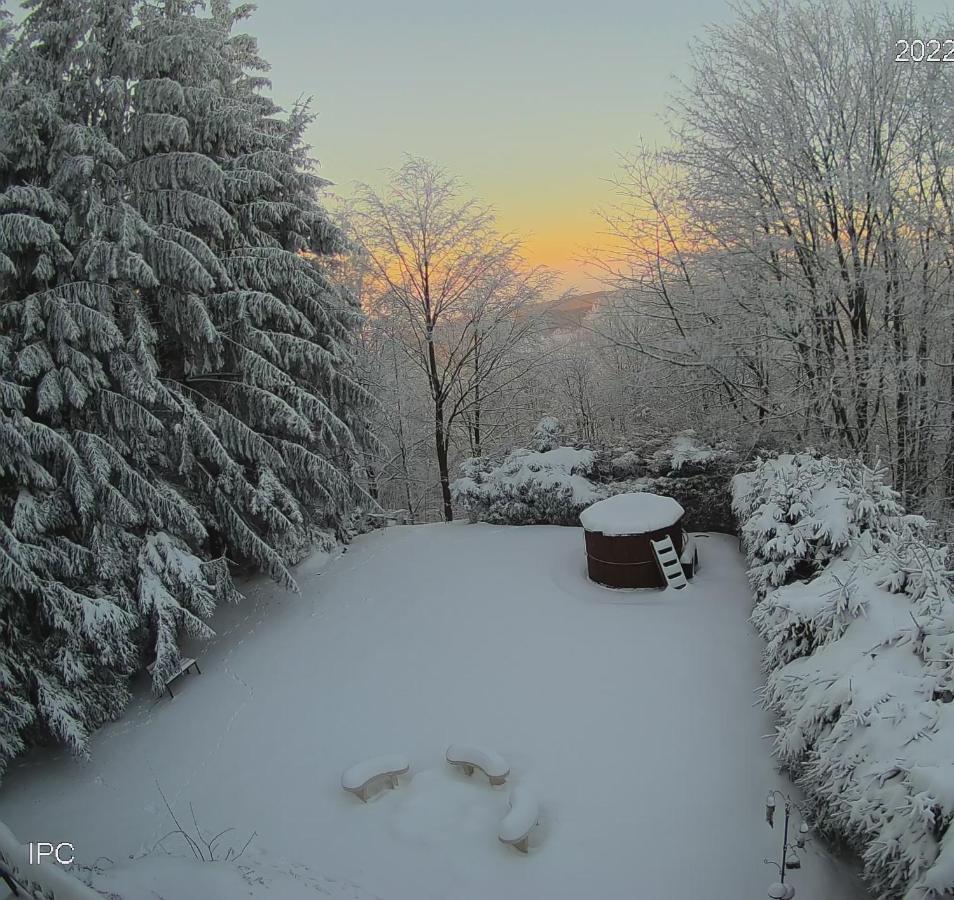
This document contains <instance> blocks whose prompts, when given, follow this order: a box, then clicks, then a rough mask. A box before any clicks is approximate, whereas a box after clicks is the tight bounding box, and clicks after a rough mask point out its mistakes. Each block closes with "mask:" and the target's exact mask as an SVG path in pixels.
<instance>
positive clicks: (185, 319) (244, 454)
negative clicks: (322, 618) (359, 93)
mask: <svg viewBox="0 0 954 900" xmlns="http://www.w3.org/2000/svg"><path fill="white" fill-rule="evenodd" d="M248 12H249V9H248V8H243V9H240V10H239V11H238V12H237V13H233V12H232V11H231V10H230V7H229V5H228V4H227V3H224V2H223V3H213V4H212V14H211V15H203V14H201V13H200V12H199V11H198V10H197V5H196V4H193V3H185V2H183V3H168V4H166V5H165V7H164V8H163V9H157V8H154V7H149V6H147V7H144V8H143V9H142V11H141V20H140V23H139V24H138V26H137V28H136V29H135V46H134V52H133V53H132V55H131V57H130V70H129V73H128V74H129V76H130V78H131V79H133V80H134V82H135V86H134V89H133V94H132V109H131V115H130V122H129V134H128V139H127V144H126V147H125V152H126V156H127V160H128V164H127V166H126V168H125V181H126V184H127V187H128V190H129V196H130V198H131V202H132V203H133V204H134V205H135V206H136V208H137V209H138V210H139V212H140V213H141V215H142V216H143V218H144V219H145V221H146V222H147V223H148V224H149V225H150V226H151V227H152V228H154V229H155V233H156V235H157V238H156V240H155V241H153V242H152V246H151V247H150V250H149V252H148V253H147V258H148V259H149V260H150V263H151V265H152V267H153V269H154V271H155V272H156V274H157V276H158V280H159V284H158V286H156V287H155V288H152V289H150V290H149V291H147V292H146V296H147V302H148V304H149V307H150V311H151V318H152V319H153V320H154V321H156V322H157V323H158V325H157V327H158V330H159V335H160V340H159V347H160V353H159V358H158V359H159V366H160V369H161V374H162V376H163V377H164V379H165V383H166V384H167V386H168V389H169V390H170V391H171V392H173V393H174V394H175V395H176V397H177V400H178V403H179V405H180V409H181V416H180V418H179V420H178V422H177V423H176V425H175V428H174V429H173V435H174V439H175V443H176V447H175V454H176V466H177V468H176V476H177V478H178V481H179V484H180V487H181V489H182V490H183V491H184V492H185V493H186V494H187V496H189V498H190V499H191V500H192V501H193V502H194V503H195V504H196V505H197V506H198V507H199V508H200V509H201V511H202V514H203V516H204V519H205V521H206V524H207V526H208V528H209V530H210V532H211V533H212V534H213V537H214V539H215V541H216V542H217V544H218V545H219V546H220V547H221V548H222V549H223V550H224V551H225V552H226V553H227V554H228V556H229V557H230V558H231V559H233V560H235V561H245V562H251V563H253V564H254V565H256V566H258V567H261V568H263V569H265V570H267V571H268V572H269V573H270V574H271V575H272V576H273V577H276V578H280V579H282V580H284V581H286V582H287V583H290V578H289V575H288V572H287V568H286V566H287V563H288V561H289V560H290V559H294V558H295V556H296V555H297V554H298V553H300V552H301V548H302V547H303V546H305V545H306V544H307V543H311V542H314V541H315V540H316V539H317V538H319V537H320V535H321V534H322V533H324V534H328V533H329V532H336V531H338V532H340V530H341V529H342V528H344V527H345V525H346V520H347V517H348V514H349V511H350V509H351V507H352V505H353V497H354V492H355V488H354V481H353V479H352V478H351V467H352V465H353V459H354V442H355V436H356V435H358V436H359V437H360V438H361V439H364V437H365V431H366V426H365V425H364V418H363V412H362V410H363V408H364V407H365V405H366V404H367V398H366V396H365V395H364V393H363V391H362V390H361V389H360V388H359V387H358V385H357V384H356V383H355V382H354V381H352V380H351V379H350V378H349V377H348V368H349V366H350V359H351V351H350V340H351V335H352V334H353V332H354V331H355V329H356V326H357V323H358V321H359V318H358V311H357V310H356V308H355V307H354V305H353V304H352V303H351V301H350V300H349V298H348V297H347V296H345V295H344V294H343V293H342V292H341V291H340V290H339V289H338V288H336V286H335V285H334V283H333V282H332V281H331V280H330V279H329V277H328V275H327V273H326V271H325V269H324V268H323V267H322V266H321V265H319V260H320V258H321V257H327V256H328V255H329V254H330V253H333V252H334V251H335V250H337V249H338V248H339V242H340V238H339V237H338V234H337V232H336V230H335V229H334V228H333V227H332V226H331V224H330V222H329V220H328V218H327V216H326V215H325V213H324V212H323V210H322V209H321V208H320V206H319V205H318V203H317V200H316V191H317V189H318V188H319V187H320V185H321V182H320V181H319V180H318V179H316V178H315V177H314V176H313V175H312V173H311V171H310V168H309V165H308V160H307V158H306V155H305V152H304V148H303V146H302V142H301V132H302V129H303V127H304V125H305V123H306V121H307V119H306V116H305V113H304V112H302V111H296V113H294V114H293V115H292V116H291V118H290V119H288V120H284V119H282V118H279V117H278V116H277V110H276V108H275V107H274V106H273V105H272V104H271V103H270V102H269V101H268V100H267V99H266V98H265V97H264V96H262V94H261V93H260V89H261V84H262V82H261V81H260V79H258V78H257V77H253V75H252V74H250V72H249V70H251V71H252V72H254V71H256V70H260V69H262V68H264V63H262V62H261V60H260V59H259V57H258V56H257V51H256V48H255V43H254V40H253V39H251V38H250V37H248V36H245V35H237V36H233V35H232V34H231V29H232V27H233V25H234V23H235V21H236V20H237V19H239V18H241V17H242V16H244V15H247V14H248Z"/></svg>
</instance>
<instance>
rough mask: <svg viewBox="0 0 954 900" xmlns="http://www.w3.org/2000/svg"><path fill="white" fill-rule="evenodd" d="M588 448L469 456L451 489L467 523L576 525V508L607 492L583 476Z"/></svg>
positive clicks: (589, 455) (589, 454)
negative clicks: (488, 457) (490, 457)
mask: <svg viewBox="0 0 954 900" xmlns="http://www.w3.org/2000/svg"><path fill="white" fill-rule="evenodd" d="M593 461H594V454H593V451H592V450H576V449H574V448H573V447H556V448H553V449H550V450H543V451H537V450H522V449H520V450H513V451H512V452H511V453H509V454H507V456H506V457H504V458H503V460H502V461H500V462H495V461H493V460H486V459H469V460H467V461H466V462H465V463H464V464H463V465H462V466H461V477H460V478H458V479H457V480H456V481H455V482H454V483H453V485H452V486H451V490H452V492H453V496H454V502H455V503H457V504H458V505H459V506H460V507H461V508H462V509H463V510H464V511H465V512H466V513H467V516H468V517H469V518H470V520H471V521H472V522H495V523H498V524H505V525H579V524H580V512H581V511H582V510H584V509H585V508H586V507H587V506H589V505H590V504H591V503H595V502H596V501H597V500H600V499H602V498H603V497H605V496H606V493H605V492H604V491H603V490H602V489H601V487H600V486H599V485H597V484H595V483H594V482H593V481H591V480H590V479H589V478H588V477H587V475H589V474H590V473H591V472H592V468H593Z"/></svg>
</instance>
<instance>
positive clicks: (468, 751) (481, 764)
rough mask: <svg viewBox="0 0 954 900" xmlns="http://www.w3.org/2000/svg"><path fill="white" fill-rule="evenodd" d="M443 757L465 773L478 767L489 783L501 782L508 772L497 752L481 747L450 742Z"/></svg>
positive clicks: (471, 772) (508, 768)
mask: <svg viewBox="0 0 954 900" xmlns="http://www.w3.org/2000/svg"><path fill="white" fill-rule="evenodd" d="M444 758H445V759H446V760H447V761H448V762H449V763H450V764H451V765H452V766H454V767H455V768H458V769H460V770H461V771H462V772H463V773H464V774H465V775H473V774H474V769H480V771H481V772H483V773H484V775H486V776H487V777H488V778H489V779H490V783H491V784H503V783H504V782H505V781H506V780H507V776H508V775H509V774H510V766H509V765H507V761H506V760H505V759H504V758H503V757H502V756H501V755H500V754H499V753H497V752H495V751H493V750H485V749H483V748H482V747H466V746H463V745H461V744H451V745H450V747H448V748H447V753H446V754H445V756H444Z"/></svg>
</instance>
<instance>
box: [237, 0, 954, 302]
mask: <svg viewBox="0 0 954 900" xmlns="http://www.w3.org/2000/svg"><path fill="white" fill-rule="evenodd" d="M943 5H944V4H943V3H941V2H934V0H922V2H920V3H919V4H918V8H919V10H920V11H921V12H922V13H924V14H929V13H931V12H932V11H938V10H940V9H941V8H942V7H943ZM732 16H733V13H732V10H731V8H730V6H729V5H728V4H727V3H726V2H725V0H665V2H661V0H655V2H639V0H588V2H585V0H575V2H573V3H566V2H557V0H509V2H506V0H483V2H461V0H404V2H395V0H362V2H347V0H336V2H324V0H320V2H316V0H260V2H259V9H258V11H257V12H256V13H255V15H254V17H253V18H252V20H251V25H250V30H251V31H253V32H254V33H255V34H256V35H257V36H258V38H259V41H260V44H261V47H262V50H263V52H264V55H265V56H266V58H267V59H268V60H269V61H270V62H271V63H272V66H273V69H272V72H271V77H272V80H273V84H274V89H275V94H276V96H277V99H278V100H279V101H280V102H282V103H286V104H287V103H290V102H291V101H293V100H294V99H295V98H296V97H297V96H299V95H311V96H312V97H313V98H314V109H315V111H316V112H317V113H318V114H319V118H318V120H317V122H316V123H315V125H314V126H313V128H312V131H311V134H310V139H311V142H312V144H313V145H314V153H315V155H316V157H317V158H318V159H319V160H320V162H321V172H322V174H323V175H324V176H325V177H327V178H330V179H331V180H333V181H334V182H335V183H336V188H335V190H336V191H337V192H338V193H341V194H343V195H348V194H349V193H350V191H351V188H352V185H353V183H354V182H355V181H356V180H358V181H367V182H370V183H371V184H373V185H376V186H378V185H380V184H381V183H382V182H383V172H384V170H385V169H387V168H393V167H397V166H399V165H400V164H401V161H402V158H403V155H404V154H406V153H410V154H414V155H417V156H423V157H426V158H428V159H431V160H434V161H436V162H438V163H440V164H441V165H442V166H444V167H445V168H446V169H448V170H449V171H450V172H452V173H453V174H455V175H457V176H458V177H459V178H461V179H462V180H463V181H464V182H466V183H467V185H468V186H469V188H470V190H471V192H472V193H473V194H474V195H475V196H478V197H480V198H481V199H483V200H485V201H487V202H489V203H490V204H491V205H493V207H494V208H495V209H496V211H497V214H498V219H499V222H500V223H501V225H502V226H503V227H504V228H505V229H507V230H514V231H517V232H519V233H520V234H522V235H524V236H525V237H526V246H527V250H528V254H529V256H530V258H531V259H532V260H533V261H534V262H538V263H545V264H547V265H550V266H553V267H554V268H557V269H559V270H561V271H562V272H564V273H565V278H564V281H563V283H562V286H563V287H576V288H581V289H593V288H595V287H597V285H596V284H595V283H594V282H593V281H592V280H590V279H588V278H587V276H586V274H585V272H584V271H583V270H582V268H581V267H580V266H579V265H578V264H577V263H575V262H574V261H573V257H574V256H578V255H580V254H581V253H582V252H583V251H584V250H585V248H586V246H592V245H593V244H594V243H597V242H598V241H599V229H600V224H599V221H598V219H597V218H596V217H595V216H594V214H593V211H594V209H595V208H596V207H598V206H600V205H601V204H603V203H605V202H606V201H607V200H608V199H609V198H610V187H609V185H608V184H607V181H606V180H607V179H609V178H612V177H613V175H614V173H615V172H616V170H617V160H618V154H619V153H620V152H624V151H627V150H630V149H632V148H634V147H635V146H637V145H638V143H639V141H640V139H641V138H642V139H643V140H645V141H646V142H647V143H655V142H658V141H659V140H660V139H662V137H663V135H664V131H663V125H662V122H661V116H662V115H663V114H664V113H665V108H666V95H667V93H668V92H669V91H670V90H672V88H673V87H674V86H675V81H674V79H675V78H676V77H677V76H679V75H680V74H685V73H686V71H687V67H688V64H689V62H690V49H689V46H688V45H689V41H690V40H691V39H692V38H693V37H698V36H700V35H701V34H702V32H703V28H704V26H705V25H706V24H707V23H711V22H725V21H729V20H730V19H731V18H732Z"/></svg>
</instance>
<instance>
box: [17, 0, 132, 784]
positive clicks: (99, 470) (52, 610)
mask: <svg viewBox="0 0 954 900" xmlns="http://www.w3.org/2000/svg"><path fill="white" fill-rule="evenodd" d="M56 6H57V7H58V8H57V9H55V10H54V9H53V8H52V6H51V7H47V6H46V5H45V4H42V3H34V4H32V5H31V8H32V10H33V12H32V15H31V16H30V17H29V18H28V20H27V23H26V26H25V33H24V35H23V37H22V38H21V40H20V41H19V43H18V45H17V46H16V47H15V48H14V49H13V51H12V52H11V53H10V54H9V55H7V56H6V57H5V59H4V61H3V81H2V91H3V93H2V99H0V116H2V125H0V140H2V152H0V166H2V170H0V268H2V274H0V293H2V297H3V302H2V306H0V309H2V336H0V379H2V391H0V434H2V438H0V443H2V444H3V450H2V461H0V467H2V468H0V544H2V554H0V587H2V589H0V683H2V686H3V688H4V689H3V691H2V692H0V698H2V699H0V720H2V724H3V727H2V728H0V766H2V765H3V764H4V763H5V762H6V760H7V759H8V758H9V757H10V756H12V755H13V754H15V753H16V752H18V751H19V750H20V749H22V747H23V743H24V737H32V736H33V735H34V734H43V733H44V732H45V733H49V734H52V735H53V736H55V737H57V738H59V739H61V740H64V741H66V742H67V743H68V744H70V745H71V746H72V747H73V748H74V749H79V748H80V747H81V746H82V744H83V741H84V739H85V735H86V733H87V730H88V729H89V728H90V727H92V726H95V725H96V724H98V723H99V722H101V721H102V720H103V719H104V718H106V717H108V716H111V715H115V714H116V713H117V712H118V711H119V709H121V707H122V704H123V701H124V699H125V689H124V687H123V682H122V680H121V679H120V678H119V677H117V676H118V673H121V672H122V671H123V670H124V669H126V668H127V667H128V666H129V664H130V661H131V659H132V656H133V654H132V645H131V643H130V641H129V632H130V630H131V628H132V626H133V625H134V618H133V616H131V615H130V612H129V609H128V604H127V603H126V602H124V601H125V600H126V597H124V596H123V594H122V592H121V591H120V592H114V591H113V590H112V587H113V580H112V579H111V578H109V577H104V575H106V574H107V573H106V569H107V567H108V565H109V562H110V551H113V550H118V549H119V548H116V547H114V546H112V545H111V544H109V543H108V542H107V541H106V540H105V539H106V536H107V531H108V530H109V528H110V525H109V519H110V518H111V517H115V518H116V520H117V521H119V522H122V523H125V522H126V521H128V519H129V517H130V511H129V503H128V502H127V500H126V498H124V497H123V496H122V494H121V492H120V491H119V490H117V489H116V488H115V487H114V485H113V484H112V476H113V475H114V474H115V472H116V469H117V468H119V469H122V468H123V467H121V466H118V465H117V464H116V463H115V462H112V461H107V458H106V457H107V455H108V456H109V457H115V456H116V455H117V454H116V453H115V451H114V450H113V449H111V448H109V449H107V447H108V445H107V443H106V441H104V439H103V435H102V430H101V429H100V428H99V424H100V417H99V411H100V404H99V400H100V397H101V395H102V393H103V392H104V391H106V390H108V389H109V387H110V379H109V376H108V374H107V371H106V368H105V365H104V361H105V359H106V358H108V357H109V355H110V354H112V353H114V352H117V351H119V350H120V349H121V346H122V335H121V333H120V331H119V329H118V327H117V325H116V322H115V317H114V307H113V300H112V297H111V296H110V293H109V289H108V287H107V286H105V285H101V284H96V283H95V282H93V281H91V280H89V279H88V278H87V277H86V276H85V273H84V272H83V267H82V263H81V262H80V261H79V260H78V259H77V257H76V254H75V253H74V252H72V251H71V250H70V249H69V248H68V247H67V243H66V242H67V241H68V240H69V239H70V238H71V237H75V236H76V226H77V220H76V218H75V217H74V216H73V215H72V212H73V211H72V210H71V209H70V206H69V203H68V199H69V198H68V197H67V196H66V195H65V194H64V193H63V192H62V190H61V188H62V185H63V184H64V183H68V180H69V179H68V178H66V177H63V176H65V175H66V172H65V171H64V169H66V170H70V171H73V167H72V165H71V164H72V163H73V162H75V161H76V159H77V156H76V154H75V152H71V150H74V151H75V147H71V146H70V141H69V140H68V139H66V138H65V136H66V135H67V130H68V128H69V126H70V124H71V123H70V122H69V120H68V119H67V118H66V116H67V114H68V107H67V104H66V103H65V102H64V98H63V97H62V95H61V93H60V91H59V90H58V87H59V86H58V85H57V84H56V80H57V76H58V75H60V74H62V71H63V68H62V66H63V65H64V63H66V61H67V60H68V59H69V57H70V55H71V54H72V53H74V52H75V50H76V48H77V46H78V44H79V41H80V40H81V37H82V32H83V29H84V25H85V23H84V22H79V21H77V20H76V19H75V18H74V17H72V16H70V15H69V13H68V11H67V10H66V9H65V7H64V5H63V4H56ZM77 139H78V140H81V138H80V136H78V135H77ZM95 143H96V142H95V141H94V142H93V144H95ZM88 149H89V150H90V152H89V153H88V154H86V164H85V165H81V166H80V167H79V168H80V169H85V170H86V171H87V173H88V172H90V171H91V170H92V169H93V168H95V166H96V165H97V163H98V162H103V161H104V159H106V158H108V151H106V152H105V153H103V152H100V151H103V150H104V148H103V147H102V144H101V143H100V144H98V145H96V146H90V147H89V148H88ZM87 183H88V182H87ZM126 474H128V473H127V472H125V471H123V472H122V475H126ZM104 544H107V545H106V546H104ZM97 550H98V551H105V552H102V555H100V556H97V552H96V551H97ZM28 732H29V734H28Z"/></svg>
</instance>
